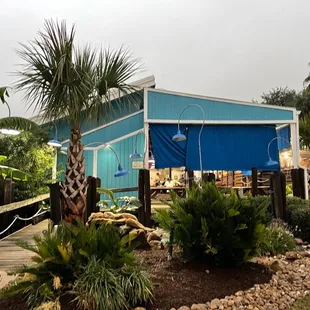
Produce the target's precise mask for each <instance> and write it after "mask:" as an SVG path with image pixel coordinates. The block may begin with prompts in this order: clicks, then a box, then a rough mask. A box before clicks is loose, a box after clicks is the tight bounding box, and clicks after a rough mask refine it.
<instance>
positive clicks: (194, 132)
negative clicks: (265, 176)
mask: <svg viewBox="0 0 310 310" xmlns="http://www.w3.org/2000/svg"><path fill="white" fill-rule="evenodd" d="M187 128H188V131H187V132H185V126H181V132H183V133H185V134H186V135H187V140H186V141H183V142H174V141H172V137H173V135H175V134H176V132H177V125H166V124H150V133H151V139H152V146H153V153H154V157H155V167H156V168H158V169H160V168H169V167H170V168H173V167H181V166H185V167H186V168H187V169H190V170H200V165H199V152H198V134H199V130H200V125H189V126H187ZM276 135H277V134H276V130H275V126H263V125H207V126H205V127H204V129H203V133H202V136H201V146H202V161H203V170H228V171H234V170H251V169H252V168H257V169H258V170H262V171H263V170H279V169H280V167H279V165H277V166H273V167H266V166H265V162H266V161H268V153H267V147H268V143H269V142H270V140H271V139H272V138H274V137H276ZM270 155H271V157H272V159H273V160H276V161H278V162H279V152H278V145H277V143H272V144H271V146H270Z"/></svg>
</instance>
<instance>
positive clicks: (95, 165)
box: [93, 150, 98, 178]
mask: <svg viewBox="0 0 310 310" xmlns="http://www.w3.org/2000/svg"><path fill="white" fill-rule="evenodd" d="M97 174H98V150H94V151H93V177H94V178H97V176H98V175H97Z"/></svg>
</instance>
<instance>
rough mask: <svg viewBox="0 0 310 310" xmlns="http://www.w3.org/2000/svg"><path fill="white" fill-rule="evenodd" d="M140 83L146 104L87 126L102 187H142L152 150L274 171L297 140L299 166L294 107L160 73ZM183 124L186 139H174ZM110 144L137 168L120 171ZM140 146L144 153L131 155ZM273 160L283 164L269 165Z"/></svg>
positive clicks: (90, 166) (175, 160) (63, 133)
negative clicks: (167, 84)
mask: <svg viewBox="0 0 310 310" xmlns="http://www.w3.org/2000/svg"><path fill="white" fill-rule="evenodd" d="M136 85H137V87H139V89H140V90H139V92H141V94H142V95H141V104H140V105H139V106H137V105H135V106H131V105H126V106H125V105H124V106H123V107H122V106H119V105H118V104H116V103H115V113H113V114H111V115H109V116H108V119H105V120H103V119H102V120H99V122H97V121H95V120H90V121H88V122H87V123H86V124H85V125H83V127H82V142H83V144H84V145H85V162H86V175H92V176H96V177H99V178H101V182H102V186H103V187H106V188H126V187H135V186H137V183H138V170H137V169H136V168H139V167H142V166H143V167H144V168H145V169H149V167H150V156H153V157H154V160H155V167H156V168H168V167H169V168H173V167H186V168H187V169H190V170H196V171H197V170H198V171H199V170H204V171H210V170H229V171H234V170H235V171H236V170H240V171H244V170H250V169H251V168H257V169H258V170H268V171H270V170H279V169H280V166H279V164H277V163H278V162H279V150H281V149H283V148H288V147H290V148H291V150H292V165H293V166H294V167H299V158H300V155H299V123H298V115H299V112H298V111H297V110H296V109H295V108H288V107H278V106H270V105H262V104H258V103H252V102H242V101H236V100H229V99H221V98H212V97H205V96H199V95H190V94H185V93H176V92H172V91H167V90H160V89H156V88H155V79H154V77H148V78H145V79H143V80H140V81H138V82H137V83H136ZM112 104H113V102H112ZM81 113H83V111H82V112H81ZM178 128H179V130H180V133H181V134H185V135H186V136H187V140H186V141H182V142H175V141H172V137H173V136H174V135H175V134H176V133H177V131H178ZM57 129H58V139H60V140H61V141H62V145H63V147H62V149H63V150H65V149H66V148H67V147H68V143H69V140H68V138H69V136H70V128H69V127H68V125H67V123H66V120H65V119H63V120H59V122H58V123H57ZM277 129H278V130H277ZM140 133H141V134H140ZM52 135H55V132H54V133H52ZM199 135H200V142H201V143H200V148H199ZM279 136H281V138H279V139H277V138H276V137H279ZM275 138H276V139H275ZM272 141H274V142H272ZM107 145H110V146H111V147H113V149H114V150H115V152H116V153H117V154H118V156H119V159H120V162H121V164H122V166H123V167H124V168H126V169H128V170H130V171H131V173H130V174H129V175H127V176H124V177H121V178H114V176H113V175H114V172H115V171H116V169H117V160H116V157H115V155H114V154H113V152H111V150H110V148H107V147H106V146H107ZM135 148H136V149H137V151H138V153H141V154H142V155H143V156H142V158H141V159H138V160H137V159H134V160H133V159H130V158H129V157H130V154H132V153H133V152H134V149H135ZM199 149H200V150H201V152H199ZM270 159H272V160H273V161H274V162H277V163H275V164H274V165H273V166H270V167H266V162H267V161H268V160H270ZM57 161H58V163H65V161H66V155H65V154H61V153H58V158H57ZM305 177H306V175H305ZM306 184H307V182H306ZM307 192H308V191H307ZM127 194H128V195H132V194H133V193H127ZM122 195H126V193H123V194H122Z"/></svg>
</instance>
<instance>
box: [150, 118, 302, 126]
mask: <svg viewBox="0 0 310 310" xmlns="http://www.w3.org/2000/svg"><path fill="white" fill-rule="evenodd" d="M146 122H147V123H149V124H178V120H162V119H149V120H147V121H146ZM179 123H180V124H181V125H182V124H186V125H190V124H194V125H200V124H203V120H180V122H179ZM295 123H296V121H295V120H290V121H288V120H283V121H280V120H267V121H259V120H253V121H252V120H236V121H231V120H223V121H216V120H213V121H209V120H206V121H205V122H204V124H205V125H265V124H269V125H275V124H295Z"/></svg>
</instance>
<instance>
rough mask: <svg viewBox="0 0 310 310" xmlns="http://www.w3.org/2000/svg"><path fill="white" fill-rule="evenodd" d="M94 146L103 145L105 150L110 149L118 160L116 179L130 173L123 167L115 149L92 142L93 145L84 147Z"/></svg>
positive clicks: (108, 145)
mask: <svg viewBox="0 0 310 310" xmlns="http://www.w3.org/2000/svg"><path fill="white" fill-rule="evenodd" d="M92 144H103V145H104V147H105V148H109V149H110V150H111V151H112V152H113V153H114V155H115V157H116V160H117V171H116V172H115V173H114V177H115V178H117V177H122V176H125V175H128V174H129V173H130V171H128V170H126V169H124V168H123V167H122V165H121V162H120V159H119V157H118V155H117V153H116V151H115V150H114V149H113V147H112V146H111V145H110V144H104V143H102V142H91V143H89V144H87V145H85V146H84V147H87V146H90V145H92Z"/></svg>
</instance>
